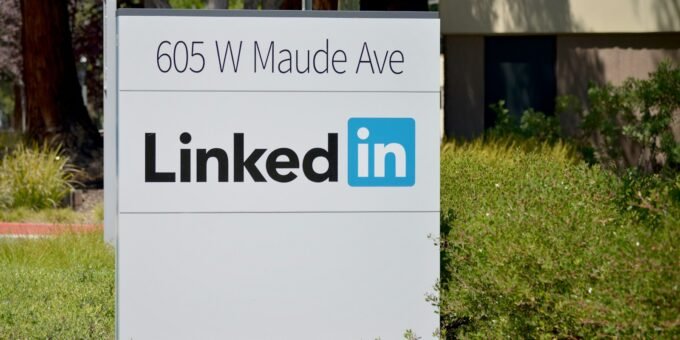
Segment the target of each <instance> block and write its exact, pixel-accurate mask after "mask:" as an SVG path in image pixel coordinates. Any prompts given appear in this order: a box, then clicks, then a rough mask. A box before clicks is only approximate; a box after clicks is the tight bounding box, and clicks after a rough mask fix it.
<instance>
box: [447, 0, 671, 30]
mask: <svg viewBox="0 0 680 340" xmlns="http://www.w3.org/2000/svg"><path fill="white" fill-rule="evenodd" d="M439 13H440V17H441V19H442V20H441V25H442V34H507V33H517V34H536V33H538V34H551V33H552V34H555V33H646V32H678V31H680V0H441V1H440V3H439Z"/></svg>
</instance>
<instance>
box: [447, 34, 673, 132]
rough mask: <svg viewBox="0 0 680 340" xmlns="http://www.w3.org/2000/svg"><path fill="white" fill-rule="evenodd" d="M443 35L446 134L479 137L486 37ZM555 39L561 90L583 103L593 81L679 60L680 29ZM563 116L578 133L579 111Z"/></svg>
mask: <svg viewBox="0 0 680 340" xmlns="http://www.w3.org/2000/svg"><path fill="white" fill-rule="evenodd" d="M444 39H445V40H444V44H445V70H446V72H445V86H444V97H445V99H444V104H445V105H444V108H445V124H444V127H445V132H446V135H447V136H449V137H451V136H454V137H465V138H470V137H474V136H478V135H479V134H481V133H482V131H483V130H484V110H485V108H484V37H483V36H481V35H448V36H445V37H444ZM556 39H557V44H556V45H557V54H556V64H555V66H556V69H555V72H556V78H557V94H558V95H566V94H569V95H575V96H577V97H578V98H579V99H580V100H581V102H583V103H585V102H586V100H587V89H588V84H589V83H591V82H594V83H599V84H604V83H606V82H610V83H613V84H620V83H621V82H623V81H624V80H625V79H626V78H628V77H636V78H645V77H647V75H648V74H649V73H650V72H652V71H654V70H655V69H656V67H657V65H658V64H659V63H660V62H661V61H663V60H673V61H675V63H677V64H680V33H664V34H570V35H558V36H557V38H556ZM560 119H561V121H562V123H563V127H564V129H565V132H567V133H573V132H575V128H576V126H577V125H578V123H579V122H578V118H577V116H576V115H575V114H572V115H566V116H564V117H560ZM678 129H680V127H678ZM679 135H680V132H679Z"/></svg>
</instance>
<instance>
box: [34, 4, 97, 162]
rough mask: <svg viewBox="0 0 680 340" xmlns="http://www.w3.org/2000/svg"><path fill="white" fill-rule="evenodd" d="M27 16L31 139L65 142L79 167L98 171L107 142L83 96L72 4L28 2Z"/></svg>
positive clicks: (63, 144)
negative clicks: (70, 11)
mask: <svg viewBox="0 0 680 340" xmlns="http://www.w3.org/2000/svg"><path fill="white" fill-rule="evenodd" d="M21 16H22V19H23V26H22V43H23V51H22V55H23V60H24V67H23V74H24V86H25V94H26V116H27V125H28V137H29V138H32V139H33V140H52V141H56V142H59V143H61V144H62V146H63V147H64V149H65V150H66V151H68V152H69V153H70V156H71V157H72V160H73V161H74V162H75V163H76V164H77V165H78V166H81V167H90V166H96V165H95V164H94V163H96V162H94V163H93V161H99V162H101V151H102V139H101V136H100V135H99V132H98V131H97V128H96V126H95V125H94V123H93V122H92V119H91V118H90V116H89V115H88V113H87V109H86V108H85V105H84V104H83V98H82V97H81V94H80V84H79V83H78V78H77V75H76V66H75V58H74V56H73V47H72V44H71V32H70V31H69V22H68V9H67V2H66V1H44V0H22V2H21ZM97 168H99V167H95V168H93V169H97Z"/></svg>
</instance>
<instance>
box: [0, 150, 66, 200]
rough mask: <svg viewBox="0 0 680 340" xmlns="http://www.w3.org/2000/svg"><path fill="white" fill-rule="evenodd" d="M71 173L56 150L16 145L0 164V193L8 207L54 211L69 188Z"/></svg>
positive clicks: (62, 156) (59, 152)
mask: <svg viewBox="0 0 680 340" xmlns="http://www.w3.org/2000/svg"><path fill="white" fill-rule="evenodd" d="M74 174H75V169H73V168H72V167H71V166H70V165H69V164H68V158H67V157H65V156H64V155H63V154H62V153H61V151H60V148H58V147H57V148H51V147H49V146H47V145H46V144H45V145H43V146H33V147H26V146H23V145H20V146H18V147H17V148H16V149H15V150H13V151H12V152H11V153H10V154H8V155H7V156H5V158H4V159H3V160H2V162H1V163H0V187H3V189H0V190H1V191H0V193H2V192H4V195H5V199H4V201H5V203H4V204H5V205H6V206H9V207H13V208H16V207H27V208H31V209H43V208H54V207H57V206H58V205H59V204H60V203H61V201H62V199H64V197H66V195H68V194H69V192H70V191H71V190H72V189H73V187H72V181H73V178H74ZM7 197H8V198H7Z"/></svg>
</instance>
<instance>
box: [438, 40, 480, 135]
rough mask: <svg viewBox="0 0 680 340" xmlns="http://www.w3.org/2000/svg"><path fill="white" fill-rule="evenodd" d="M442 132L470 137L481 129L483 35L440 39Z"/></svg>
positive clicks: (477, 133)
mask: <svg viewBox="0 0 680 340" xmlns="http://www.w3.org/2000/svg"><path fill="white" fill-rule="evenodd" d="M444 53H445V61H444V65H445V66H444V67H445V78H444V79H445V80H444V112H445V118H444V132H445V134H446V135H447V136H449V137H457V138H472V137H475V136H478V135H479V134H481V133H482V132H483V131H484V37H482V36H446V37H445V40H444Z"/></svg>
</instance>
